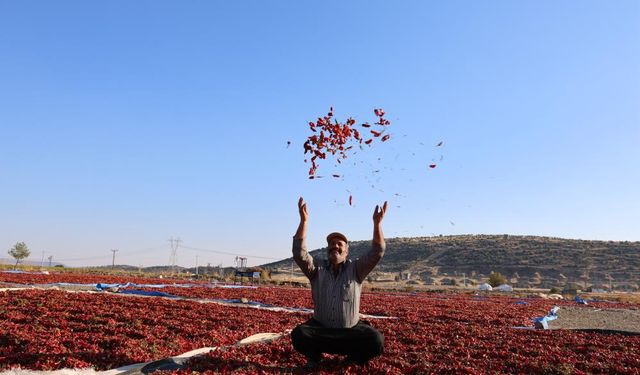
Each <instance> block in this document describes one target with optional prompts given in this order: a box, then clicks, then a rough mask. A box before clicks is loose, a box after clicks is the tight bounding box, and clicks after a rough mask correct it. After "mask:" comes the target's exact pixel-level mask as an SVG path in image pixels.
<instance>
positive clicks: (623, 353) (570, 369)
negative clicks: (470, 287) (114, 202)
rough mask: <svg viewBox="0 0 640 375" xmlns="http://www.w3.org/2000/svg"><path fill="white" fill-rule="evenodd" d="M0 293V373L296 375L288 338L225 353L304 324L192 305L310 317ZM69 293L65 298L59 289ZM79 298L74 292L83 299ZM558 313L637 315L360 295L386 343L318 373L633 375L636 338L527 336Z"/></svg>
mask: <svg viewBox="0 0 640 375" xmlns="http://www.w3.org/2000/svg"><path fill="white" fill-rule="evenodd" d="M0 281H1V282H3V285H0V287H11V288H16V287H19V286H20V285H23V286H27V285H33V284H48V283H76V284H95V283H98V282H100V283H124V282H127V281H130V282H136V283H144V284H173V283H174V282H175V283H186V282H185V281H175V280H167V279H164V280H158V279H135V278H130V277H114V276H100V275H71V274H51V275H42V274H28V273H24V274H11V273H0ZM11 288H8V289H3V290H2V291H0V370H8V369H16V368H22V369H30V370H56V369H62V368H87V367H93V368H95V369H96V370H108V369H115V368H118V367H121V366H126V365H131V364H134V363H139V362H148V361H153V360H158V359H162V358H166V357H169V356H175V355H178V354H181V353H184V352H187V351H190V350H193V349H198V348H202V347H218V349H216V350H213V351H211V352H209V353H208V354H205V355H202V356H199V357H195V358H193V359H192V360H191V361H189V362H188V363H187V367H186V368H184V369H182V370H180V371H179V372H181V373H185V374H188V373H191V372H193V371H198V372H211V373H238V374H241V373H246V374H254V373H298V372H299V370H298V368H299V367H300V366H301V365H302V364H304V362H305V361H304V358H303V357H302V356H301V355H299V354H298V353H296V352H295V351H294V350H293V348H292V346H291V341H290V339H289V337H288V335H285V336H283V337H282V338H280V339H277V340H274V341H271V342H268V343H260V344H252V345H246V346H233V344H234V343H236V342H237V341H238V340H240V339H242V338H245V337H248V336H251V335H254V334H257V333H262V332H275V333H278V332H285V331H287V330H290V329H292V328H293V327H295V325H296V324H299V323H301V322H304V321H305V320H306V319H308V318H309V313H308V312H304V311H300V312H282V311H280V312H279V311H269V310H264V309H258V308H250V305H249V304H246V303H245V304H238V305H239V307H234V306H233V305H222V304H217V303H201V301H200V299H207V300H211V299H246V300H245V301H247V300H248V301H257V302H261V303H264V304H269V305H273V306H282V307H300V308H304V307H306V308H312V307H313V306H312V302H311V299H310V291H309V290H308V289H302V288H283V287H258V288H255V289H250V288H238V289H231V288H221V287H211V285H210V284H204V283H200V284H195V285H191V286H189V287H184V285H180V284H177V285H172V286H168V287H165V288H162V289H158V288H151V287H144V288H132V287H128V288H125V289H121V290H120V291H123V290H127V289H139V290H140V289H141V290H147V291H162V292H163V293H168V294H171V295H174V296H181V297H187V298H184V299H171V298H161V297H143V296H137V295H126V294H123V293H110V292H88V291H85V290H89V289H93V288H91V287H90V286H86V285H85V286H75V287H73V286H69V285H60V286H58V287H57V288H58V289H56V288H51V286H49V287H48V288H28V289H11ZM63 289H71V290H63ZM83 289H84V290H83ZM554 305H558V306H560V308H561V311H562V308H563V307H571V308H575V307H576V306H581V308H584V309H608V308H616V309H626V310H637V309H638V307H639V306H640V305H638V303H637V302H592V303H590V304H589V305H588V306H583V305H578V304H576V303H575V302H571V301H561V302H558V301H550V300H545V299H539V298H514V297H509V296H494V295H491V296H485V295H472V294H453V293H451V294H447V293H382V292H375V293H370V292H369V293H363V296H362V305H361V312H362V313H365V314H371V315H375V316H384V317H392V319H378V318H371V319H370V320H369V321H370V323H371V324H372V325H373V326H375V327H376V328H377V329H379V330H380V331H381V332H382V333H383V334H384V336H385V340H386V343H385V353H384V354H383V355H382V356H381V357H379V358H377V359H375V360H373V361H371V362H370V364H369V365H368V366H367V367H366V368H361V367H357V366H355V365H346V364H343V362H342V361H341V358H339V357H336V356H327V357H326V360H325V361H324V364H323V367H322V369H321V370H320V372H319V373H353V374H357V373H363V374H364V373H367V374H423V373H450V374H459V373H473V374H478V373H480V374H482V373H492V374H494V373H542V374H568V373H576V374H581V373H599V374H638V373H640V336H637V335H623V334H616V333H601V332H581V331H575V330H532V329H522V328H514V327H528V328H531V327H533V323H532V321H531V318H534V317H540V316H544V315H546V313H547V311H548V310H549V309H551V308H552V307H553V306H554Z"/></svg>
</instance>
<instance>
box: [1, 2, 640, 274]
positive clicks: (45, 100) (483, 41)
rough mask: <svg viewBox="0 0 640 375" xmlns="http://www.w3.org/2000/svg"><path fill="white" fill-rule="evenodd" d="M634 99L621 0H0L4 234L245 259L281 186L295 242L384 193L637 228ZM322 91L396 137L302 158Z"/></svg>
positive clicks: (60, 252)
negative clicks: (316, 163)
mask: <svg viewBox="0 0 640 375" xmlns="http://www.w3.org/2000/svg"><path fill="white" fill-rule="evenodd" d="M638 103H640V3H638V2H637V1H616V2H602V1H564V2H557V1H518V2H515V1H489V2H474V1H440V2H435V1H430V2H425V1H404V2H383V1H354V2H315V3H311V2H300V1H271V2H265V1H234V2H222V1H217V2H216V1H192V2H178V1H136V2H130V1H112V2H84V1H56V2H47V1H19V2H9V1H4V2H0V137H1V139H2V148H1V149H0V150H1V151H0V228H2V229H1V230H0V244H2V246H4V247H5V248H6V250H5V251H8V250H9V249H10V248H11V246H12V245H13V244H15V243H16V242H17V241H24V242H26V243H27V245H28V246H29V247H30V248H31V250H32V256H31V259H32V260H40V259H41V257H42V255H43V253H44V254H45V256H47V257H48V256H50V255H51V256H53V257H54V258H53V260H54V261H56V260H59V261H61V262H63V263H65V264H67V265H72V266H79V265H101V264H110V263H111V255H112V253H111V251H110V250H111V249H119V251H118V253H117V255H116V262H117V263H126V264H131V265H144V266H151V265H158V264H167V263H168V262H169V256H170V245H169V242H168V239H169V238H170V237H171V236H174V237H178V236H179V237H180V238H181V239H182V240H183V243H182V245H183V246H184V247H182V248H180V249H179V250H178V264H180V265H183V266H193V265H194V264H195V258H196V256H197V257H198V262H199V263H200V264H206V263H211V264H219V263H222V264H224V265H232V264H233V259H234V256H233V255H224V254H220V253H219V252H226V253H234V254H243V255H248V256H249V264H250V265H255V264H261V263H263V262H265V261H267V260H268V259H267V258H274V259H280V258H284V257H287V256H289V254H290V249H291V243H290V242H291V236H292V235H293V233H294V231H295V229H296V226H297V223H298V214H297V207H296V203H297V199H298V197H299V196H304V197H305V199H306V200H307V202H308V206H309V211H310V215H311V221H310V223H309V237H308V241H309V245H310V247H311V248H318V247H321V246H324V244H325V242H324V236H325V235H326V234H327V233H329V232H331V231H335V230H340V231H343V232H345V233H347V235H348V236H349V237H350V238H351V239H353V240H365V239H370V237H371V231H372V223H371V214H372V212H373V208H374V207H375V205H376V204H380V203H382V202H384V201H385V200H387V201H389V210H388V213H387V217H386V218H385V221H384V232H385V235H386V237H399V236H400V237H408V236H430V235H438V234H444V235H451V234H502V233H508V234H523V235H543V236H557V237H565V238H581V239H601V240H630V241H637V240H640V238H639V234H638V223H640V189H638V186H640V173H639V171H640V147H638V143H639V141H640V106H639V105H638ZM330 106H333V107H334V109H335V114H336V117H337V118H338V119H340V120H345V119H346V118H347V117H348V116H353V117H355V118H356V119H357V120H358V121H359V122H363V121H371V120H373V119H374V116H373V109H374V108H384V109H385V110H386V112H387V114H388V116H387V117H388V119H389V120H391V121H392V124H391V126H390V127H389V132H390V133H391V135H392V137H391V139H390V140H389V141H388V142H385V143H379V144H375V145H374V146H373V147H370V148H366V149H364V150H362V151H360V152H359V153H358V154H356V155H353V156H351V157H350V159H348V160H349V162H348V163H345V164H341V165H339V166H335V165H334V164H335V163H334V162H332V161H330V160H325V161H322V162H321V164H320V170H319V172H318V174H320V175H323V174H327V175H329V174H332V173H338V174H341V175H344V178H342V179H333V178H325V179H318V180H308V179H307V170H308V168H309V165H308V164H305V163H304V158H305V157H304V155H303V149H302V144H303V142H304V141H305V139H306V137H308V136H309V135H310V131H309V128H308V126H307V122H308V121H313V120H315V118H316V117H318V116H320V115H323V114H325V113H326V112H327V110H328V108H329V107H330ZM440 141H442V142H443V145H442V146H441V147H436V146H435V145H436V144H437V143H438V142H440ZM287 142H291V145H290V146H289V147H287ZM440 159H442V160H440ZM433 161H435V162H436V163H437V165H438V166H437V168H435V169H429V168H428V165H429V164H431V163H432V162H433ZM354 163H355V165H354ZM375 170H379V171H380V172H375V173H374V172H373V171H375ZM372 185H373V187H372ZM349 195H353V205H352V206H349V204H348V197H349ZM195 249H200V250H195ZM5 254H6V253H5ZM5 257H8V255H5ZM259 257H262V258H259Z"/></svg>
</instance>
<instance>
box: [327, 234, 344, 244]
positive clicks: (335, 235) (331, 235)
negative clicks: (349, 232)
mask: <svg viewBox="0 0 640 375" xmlns="http://www.w3.org/2000/svg"><path fill="white" fill-rule="evenodd" d="M334 237H338V238H340V239H341V240H343V241H344V242H349V240H348V239H347V236H345V235H344V234H342V233H340V232H333V233H330V234H329V235H328V236H327V243H329V242H331V239H332V238H334Z"/></svg>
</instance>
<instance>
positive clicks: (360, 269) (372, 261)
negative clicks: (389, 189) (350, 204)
mask: <svg viewBox="0 0 640 375" xmlns="http://www.w3.org/2000/svg"><path fill="white" fill-rule="evenodd" d="M386 212H387V202H386V201H385V202H384V205H382V208H380V207H379V206H376V208H375V210H374V211H373V241H371V250H369V252H367V253H366V254H365V255H364V256H363V257H362V258H360V259H358V261H357V262H356V272H357V276H358V282H360V283H361V282H363V281H364V279H365V278H366V277H367V275H368V274H369V272H371V271H372V270H373V268H374V267H375V266H376V264H378V262H379V261H380V259H382V256H383V255H384V250H385V248H386V244H385V242H384V234H383V233H382V219H383V218H384V214H385V213H386Z"/></svg>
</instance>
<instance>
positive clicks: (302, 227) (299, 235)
mask: <svg viewBox="0 0 640 375" xmlns="http://www.w3.org/2000/svg"><path fill="white" fill-rule="evenodd" d="M298 212H299V213H300V224H299V225H298V230H297V231H296V234H295V235H294V236H293V260H295V261H296V264H297V265H298V267H300V269H301V270H302V273H304V274H305V276H307V278H309V280H311V279H312V278H313V277H314V276H315V273H316V267H315V265H314V264H313V257H312V256H311V255H309V252H308V251H307V243H306V241H305V238H306V237H307V220H308V219H309V213H308V212H307V204H306V203H305V202H304V199H302V197H300V199H299V200H298Z"/></svg>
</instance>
